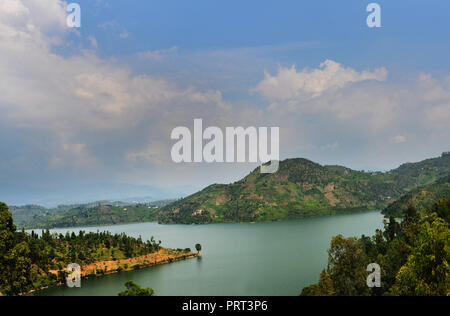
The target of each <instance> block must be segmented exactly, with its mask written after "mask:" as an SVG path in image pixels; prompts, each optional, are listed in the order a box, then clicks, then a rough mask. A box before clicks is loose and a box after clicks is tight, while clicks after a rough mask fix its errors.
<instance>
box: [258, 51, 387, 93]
mask: <svg viewBox="0 0 450 316" xmlns="http://www.w3.org/2000/svg"><path fill="white" fill-rule="evenodd" d="M386 77H387V70H386V69H385V68H378V69H376V70H374V71H373V72H371V71H367V70H366V71H362V72H357V71H355V70H354V69H352V68H346V67H344V66H342V65H341V64H339V63H337V62H335V61H332V60H326V61H324V62H323V63H321V64H320V67H319V69H314V70H310V69H303V70H302V71H297V69H296V67H295V65H294V66H292V67H291V68H285V67H280V68H279V69H278V73H277V75H275V76H272V75H271V74H269V73H267V72H266V73H265V78H264V80H263V81H261V82H260V83H259V84H258V85H257V87H256V88H254V89H252V90H251V92H253V93H254V92H258V93H260V94H261V95H262V96H264V98H266V99H269V100H291V99H296V100H308V99H311V98H315V97H318V96H320V95H321V94H323V93H324V92H325V91H328V90H335V89H339V88H343V87H345V86H347V85H349V84H352V83H355V82H361V81H366V80H375V81H386Z"/></svg>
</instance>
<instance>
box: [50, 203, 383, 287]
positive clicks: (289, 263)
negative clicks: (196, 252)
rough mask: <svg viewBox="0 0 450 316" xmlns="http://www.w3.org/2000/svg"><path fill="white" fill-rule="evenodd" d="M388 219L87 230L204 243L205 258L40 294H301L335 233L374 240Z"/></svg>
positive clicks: (181, 244)
mask: <svg viewBox="0 0 450 316" xmlns="http://www.w3.org/2000/svg"><path fill="white" fill-rule="evenodd" d="M382 219H383V217H382V215H381V214H380V213H379V212H368V213H361V214H353V215H339V216H330V217H319V218H308V219H299V220H290V221H283V222H274V223H262V224H214V225H204V226H183V225H158V224H156V223H144V224H131V225H119V226H103V227H88V228H82V230H85V231H97V229H99V230H101V231H104V230H108V231H110V232H112V233H121V232H124V233H126V234H128V235H131V236H135V237H138V236H139V235H141V236H142V238H143V239H148V238H150V237H151V236H155V238H156V239H157V240H158V239H159V240H162V241H163V246H165V247H169V248H192V249H194V245H195V244H196V243H201V244H202V247H203V251H202V253H203V257H202V258H194V259H190V260H186V261H180V262H175V263H172V264H166V265H161V266H156V267H150V268H146V269H142V270H137V271H131V272H122V273H118V274H113V275H107V276H104V277H100V278H95V279H90V280H83V281H82V287H81V288H79V289H69V288H67V287H65V286H64V287H60V288H52V289H48V290H45V291H42V292H41V294H42V295H66V296H69V295H117V293H118V292H120V291H122V290H123V289H124V283H125V282H126V281H128V280H133V281H135V282H137V283H138V284H140V285H141V286H144V287H151V288H153V289H154V290H155V291H156V293H157V294H158V295H201V296H210V295H230V296H231V295H254V296H260V295H261V296H262V295H267V296H270V295H298V294H299V293H300V291H301V290H302V288H303V287H305V286H307V285H309V284H311V283H315V282H316V280H317V277H318V276H319V273H320V272H321V270H322V269H323V268H325V267H326V264H327V253H326V250H327V249H328V248H329V244H330V240H331V237H332V236H335V235H338V234H342V235H344V236H346V237H350V236H360V235H362V234H365V235H372V234H374V233H375V230H376V229H377V228H381V227H382ZM79 230H80V228H77V229H68V231H79ZM54 231H55V232H58V233H60V232H63V233H64V232H65V231H67V230H66V229H58V230H54Z"/></svg>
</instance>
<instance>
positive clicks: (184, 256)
mask: <svg viewBox="0 0 450 316" xmlns="http://www.w3.org/2000/svg"><path fill="white" fill-rule="evenodd" d="M198 257H202V254H200V253H195V252H187V253H185V252H182V251H177V250H173V249H167V248H162V249H160V250H158V251H157V252H155V253H150V254H147V255H143V256H139V257H133V258H128V259H118V260H104V261H97V262H94V263H90V264H87V265H84V266H81V279H82V280H87V279H91V278H98V277H102V276H105V275H110V274H116V273H120V272H129V271H134V270H139V269H145V268H150V267H154V266H157V265H163V264H169V263H173V262H177V261H182V260H188V259H193V258H198ZM62 271H65V270H62ZM58 272H60V271H58V270H50V271H49V273H52V274H55V275H58ZM64 284H65V283H64V282H59V283H57V284H55V285H53V286H45V287H42V288H39V289H34V290H31V291H29V292H27V293H24V294H22V295H29V294H32V293H37V292H40V291H43V290H46V289H49V288H54V287H60V286H64Z"/></svg>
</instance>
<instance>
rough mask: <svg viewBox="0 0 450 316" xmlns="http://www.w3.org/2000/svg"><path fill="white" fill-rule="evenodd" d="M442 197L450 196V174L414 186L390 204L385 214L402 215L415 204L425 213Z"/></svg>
mask: <svg viewBox="0 0 450 316" xmlns="http://www.w3.org/2000/svg"><path fill="white" fill-rule="evenodd" d="M442 197H450V176H447V177H444V178H442V179H439V180H438V181H436V182H435V183H433V184H429V185H425V186H420V187H418V188H414V189H412V190H411V191H409V192H408V193H406V194H405V195H403V196H402V197H401V198H399V199H398V200H397V201H396V202H394V203H392V204H391V205H389V206H388V207H387V208H386V209H385V210H384V211H383V214H384V215H386V216H394V217H402V216H403V214H404V213H405V211H406V209H407V208H408V206H410V205H413V206H414V207H415V208H416V209H417V210H418V211H419V212H421V213H423V212H424V211H425V210H426V209H427V208H429V207H430V206H432V205H433V203H434V202H435V201H437V200H439V199H440V198H442Z"/></svg>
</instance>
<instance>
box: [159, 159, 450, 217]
mask: <svg viewBox="0 0 450 316" xmlns="http://www.w3.org/2000/svg"><path fill="white" fill-rule="evenodd" d="M449 174H450V155H448V154H443V155H442V156H441V157H439V158H433V159H428V160H424V161H422V162H418V163H407V164H404V165H402V166H400V167H399V168H397V169H394V170H392V171H390V172H385V173H383V172H362V171H355V170H352V169H349V168H346V167H342V166H321V165H319V164H317V163H314V162H312V161H309V160H307V159H302V158H298V159H288V160H285V161H282V162H280V168H279V170H278V172H276V173H274V174H261V173H260V169H259V168H257V169H255V170H254V171H253V172H252V173H250V174H249V175H248V176H247V177H245V178H244V179H242V180H240V181H238V182H235V183H233V184H228V185H223V184H214V185H211V186H209V187H207V188H206V189H204V190H202V191H200V192H197V193H195V194H193V195H191V196H189V197H187V198H185V199H182V200H179V201H176V202H174V203H173V204H170V205H168V206H166V207H163V208H162V209H161V211H160V212H159V215H158V220H159V222H161V223H182V224H192V223H196V224H204V223H213V222H241V221H250V222H251V221H255V222H260V221H273V220H281V219H288V218H300V217H308V216H320V215H331V214H339V213H344V212H355V211H362V210H370V209H383V208H385V207H386V206H387V205H388V204H390V203H392V202H394V201H395V200H396V199H398V198H399V197H400V196H402V195H403V194H405V193H406V192H408V190H410V189H412V188H414V187H417V186H418V185H424V184H431V183H433V182H434V181H436V180H438V179H440V178H442V177H444V176H447V175H449Z"/></svg>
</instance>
